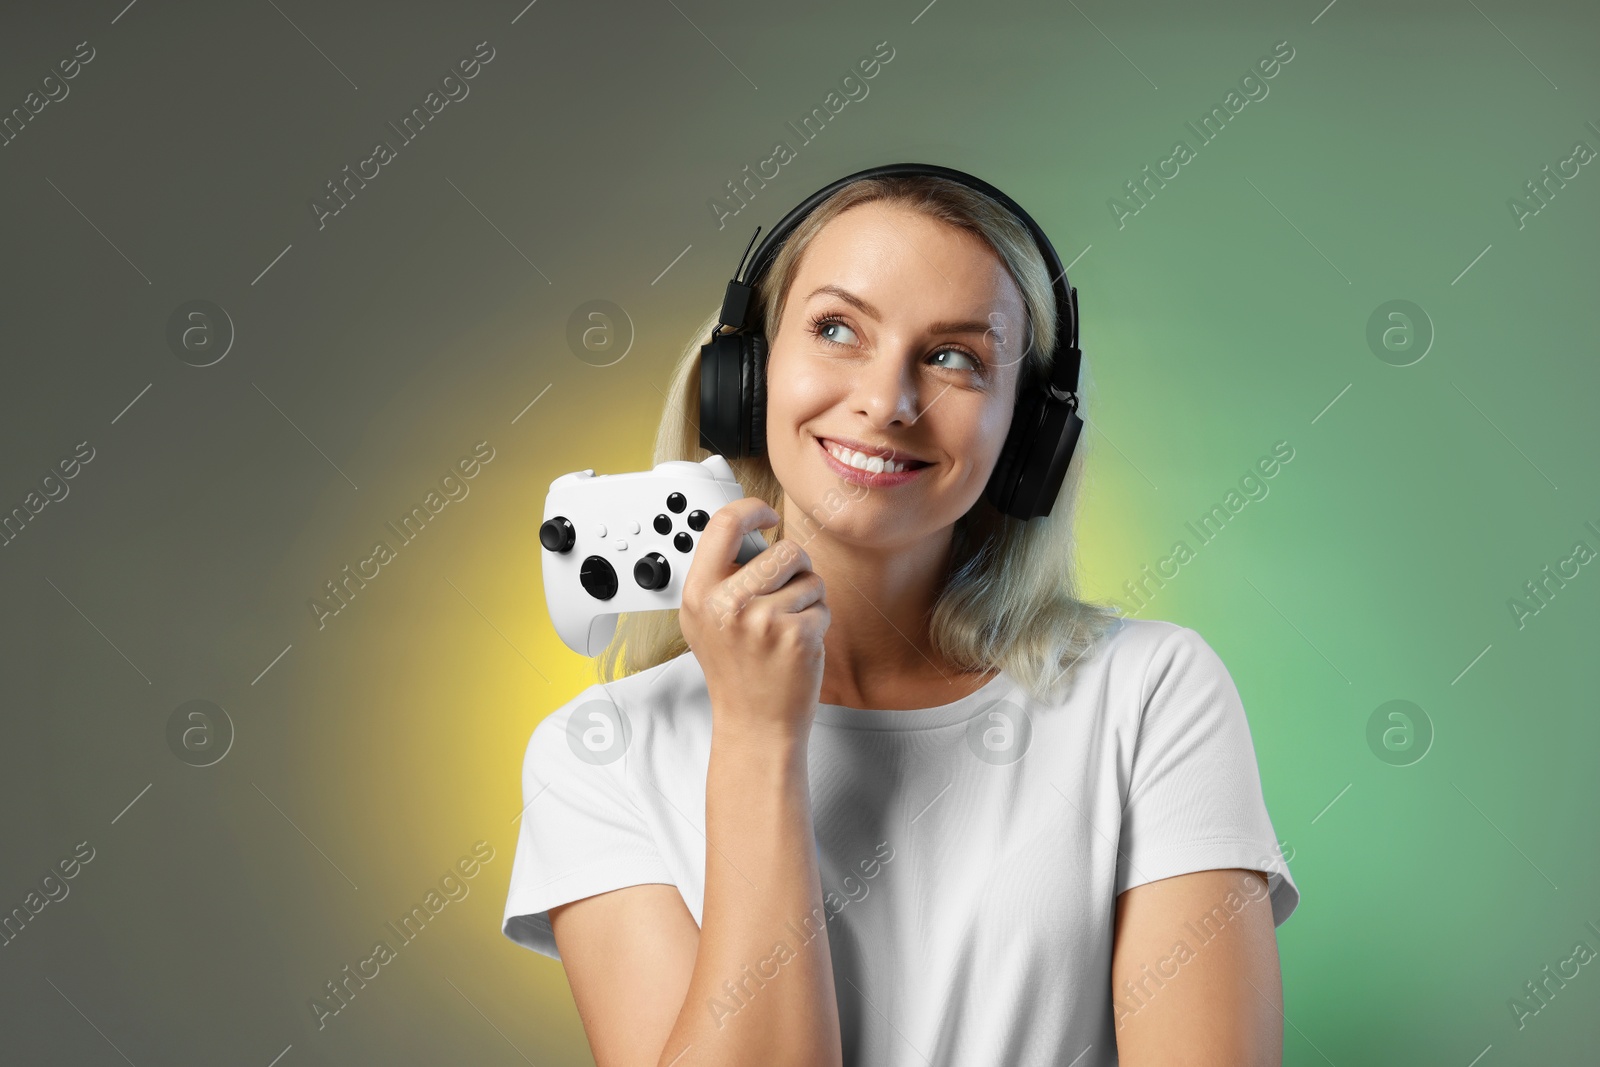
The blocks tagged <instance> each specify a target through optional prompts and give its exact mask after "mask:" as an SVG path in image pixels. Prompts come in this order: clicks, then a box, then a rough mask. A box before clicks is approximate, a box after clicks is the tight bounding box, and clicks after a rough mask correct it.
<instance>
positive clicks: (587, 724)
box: [528, 652, 711, 760]
mask: <svg viewBox="0 0 1600 1067" xmlns="http://www.w3.org/2000/svg"><path fill="white" fill-rule="evenodd" d="M710 722H711V705H710V699H709V697H708V695H707V692H706V684H705V674H704V673H703V672H702V671H701V670H700V664H699V661H698V660H696V659H695V657H694V654H693V653H692V652H685V653H683V654H682V655H680V656H676V657H674V658H672V659H669V660H666V661H665V662H662V663H658V664H656V665H655V666H654V667H649V668H646V669H645V670H642V671H638V672H636V673H634V674H630V675H626V676H624V677H622V678H617V679H614V680H611V681H606V680H600V681H596V682H593V683H591V684H590V685H588V686H586V687H585V688H583V689H582V690H580V691H579V692H577V693H576V694H574V695H573V696H572V697H571V698H570V699H569V700H567V701H566V702H565V703H563V704H561V705H559V706H557V707H556V708H554V709H552V710H551V711H550V712H549V714H547V715H546V716H545V717H544V718H543V719H541V720H540V721H539V723H538V725H537V726H535V727H534V730H533V736H532V737H530V738H529V740H528V759H530V760H537V759H539V758H540V756H541V754H543V755H546V756H548V755H549V754H551V753H562V754H564V753H565V752H567V751H571V752H574V753H576V754H577V755H579V757H580V758H587V756H588V755H593V756H594V757H595V758H596V759H597V760H599V759H605V758H606V757H608V756H610V755H612V754H613V753H621V752H623V751H627V750H630V749H637V748H638V747H639V746H645V745H652V744H656V743H659V742H660V741H661V740H662V739H663V738H664V737H672V736H683V735H688V736H698V735H699V734H701V733H703V732H707V731H709V729H710Z"/></svg>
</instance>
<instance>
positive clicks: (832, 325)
mask: <svg viewBox="0 0 1600 1067" xmlns="http://www.w3.org/2000/svg"><path fill="white" fill-rule="evenodd" d="M841 332H842V336H841ZM815 333H816V335H817V336H818V337H820V338H822V339H823V340H824V341H832V342H833V343H834V344H836V345H848V344H851V343H853V342H854V341H855V336H856V333H855V331H854V330H852V329H851V328H850V327H848V326H846V325H845V324H844V323H842V322H840V321H839V320H838V319H821V320H819V321H818V322H817V323H816V328H815Z"/></svg>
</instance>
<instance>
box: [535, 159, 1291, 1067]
mask: <svg viewBox="0 0 1600 1067" xmlns="http://www.w3.org/2000/svg"><path fill="white" fill-rule="evenodd" d="M1051 284H1052V279H1051V277H1050V274H1049V273H1048V272H1047V270H1046V267H1045V260H1044V257H1043V256H1042V255H1041V253H1040V251H1039V249H1038V247H1037V246H1036V244H1035V243H1034V241H1033V239H1032V237H1031V236H1030V233H1029V231H1028V230H1027V229H1026V228H1025V226H1024V225H1023V224H1022V223H1021V222H1020V221H1019V220H1018V219H1017V217H1016V216H1015V215H1013V214H1011V213H1010V212H1009V211H1007V210H1006V209H1005V208H1004V207H1002V206H1001V205H999V204H998V203H997V202H995V201H994V200H992V199H990V198H989V197H987V196H984V195H983V194H982V193H980V192H978V191H976V190H974V189H972V188H969V187H967V186H964V185H962V184H959V183H957V182H953V181H946V180H943V179H940V178H934V177H902V176H896V177H880V178H866V179H863V180H860V181H854V182H851V183H849V184H846V185H844V186H843V187H842V188H841V189H839V190H838V191H837V192H836V193H834V194H833V195H832V196H830V197H828V198H827V199H826V200H824V201H823V202H822V203H821V204H820V205H819V206H818V207H816V208H815V209H814V210H812V211H811V213H810V214H809V215H807V216H805V218H804V220H803V221H802V222H801V223H800V225H799V226H798V227H797V228H796V229H795V230H794V231H793V232H792V233H791V234H790V235H789V236H788V238H787V239H786V240H785V241H784V243H783V245H782V247H781V250H780V251H779V253H778V254H777V256H776V257H775V258H774V259H773V260H772V261H771V264H770V267H769V268H768V269H767V270H766V271H765V273H764V276H763V277H762V278H761V279H760V280H759V284H757V286H756V301H757V305H756V310H757V313H758V321H760V322H761V323H762V325H763V326H764V333H765V336H766V337H767V338H768V339H769V354H768V358H767V372H766V411H765V438H766V452H765V455H759V456H751V457H746V458H740V459H734V460H732V462H733V465H734V469H735V471H736V473H737V474H738V475H739V476H740V480H741V483H742V484H743V485H744V486H745V487H746V489H747V490H749V491H750V492H751V496H749V497H746V498H744V499H742V500H739V501H737V502H735V503H732V504H729V505H727V506H726V507H724V508H722V509H721V510H719V511H718V512H716V513H715V515H713V516H712V518H711V522H710V524H709V525H708V526H707V527H706V528H705V530H704V532H703V534H702V535H701V536H702V540H701V543H700V545H699V548H698V549H697V551H696V554H695V558H694V563H693V565H692V567H691V568H690V571H689V573H688V575H687V576H686V578H685V584H684V596H683V607H682V608H681V609H680V610H679V611H677V612H672V613H666V612H656V613H647V614H644V615H638V616H631V617H629V616H625V617H624V618H623V620H622V623H621V626H620V627H619V629H618V633H617V636H616V638H615V640H614V641H613V643H612V645H611V646H610V647H609V648H608V649H607V651H606V654H605V656H604V657H603V658H602V661H601V667H602V676H603V677H604V678H606V679H607V680H606V681H604V682H602V683H600V684H597V685H595V686H592V687H590V688H589V689H587V690H585V691H584V692H583V693H581V694H579V695H578V696H577V697H576V698H574V699H573V700H572V701H570V702H569V703H568V704H567V705H565V706H563V707H562V708H560V709H558V710H557V711H556V712H555V713H554V714H552V715H550V716H549V717H548V718H547V719H546V720H544V721H543V722H541V723H540V724H539V726H538V728H537V729H535V730H534V733H533V737H532V738H531V740H530V742H529V745H528V750H527V754H526V758H525V761H524V768H523V775H524V796H525V800H526V801H527V807H526V808H525V809H524V812H523V816H522V827H521V831H520V838H519V841H518V847H517V853H516V858H515V860H514V866H513V872H512V881H511V888H510V894H509V898H508V900H507V905H506V913H505V922H504V926H503V929H504V931H505V933H506V934H507V936H509V937H511V938H513V939H514V940H516V941H518V942H519V943H521V944H523V945H526V946H528V947H530V948H533V949H534V950H536V951H538V952H540V953H543V954H545V955H548V956H552V957H554V958H557V959H559V960H561V961H562V963H563V964H564V966H565V969H566V975H567V978H568V981H569V983H570V985H571V987H572V991H573V996H574V999H575V1001H576V1004H577V1007H578V1011H579V1014H580V1016H581V1018H582V1020H583V1023H584V1027H585V1031H586V1033H587V1034H588V1037H589V1041H590V1045H591V1048H592V1051H593V1054H594V1057H595V1061H596V1063H597V1064H599V1065H601V1067H645V1065H652V1064H669V1063H671V1064H679V1065H682V1067H688V1065H690V1064H741V1065H742V1064H761V1065H773V1064H806V1065H817V1064H833V1065H841V1064H863V1065H865V1064H873V1065H879V1064H883V1065H891V1064H892V1065H900V1064H905V1065H917V1064H923V1065H925V1064H938V1065H944V1064H952V1065H955V1064H959V1065H973V1064H991V1063H992V1064H1063V1065H1066V1064H1072V1065H1074V1067H1090V1065H1097V1064H1112V1063H1117V1062H1118V1058H1119V1056H1120V1062H1121V1063H1122V1064H1123V1065H1124V1067H1138V1065H1150V1064H1170V1063H1177V1062H1182V1063H1185V1064H1216V1065H1223V1064H1226V1065H1227V1067H1239V1065H1255V1064H1278V1063H1279V1062H1280V1057H1281V1043H1282V1015H1281V992H1280V981H1279V973H1278V958H1277V946H1276V941H1275V934H1274V927H1275V925H1277V924H1279V923H1281V922H1283V920H1284V919H1286V918H1287V917H1288V915H1289V914H1290V912H1292V911H1293V909H1294V907H1295V905H1296V903H1297V902H1298V898H1299V893H1298V890H1297V889H1296V888H1295V886H1294V883H1293V881H1292V880H1291V879H1290V877H1289V872H1288V869H1287V867H1286V865H1285V864H1284V863H1283V860H1282V857H1281V855H1280V854H1279V853H1278V851H1277V848H1276V846H1275V841H1276V838H1275V835H1274V833H1273V829H1272V825H1271V822H1270V819H1269V818H1268V815H1267V811H1266V808H1265V805H1264V803H1263V801H1262V796H1261V786H1260V779H1259V774H1258V771H1257V768H1256V764H1255V754H1254V749H1253V746H1252V742H1251V738H1250V733H1249V727H1248V724H1247V722H1246V719H1245V715H1244V709H1243V707H1242V706H1241V704H1240V700H1239V696H1238V692H1237V690H1236V689H1235V687H1234V685H1233V682H1232V680H1231V678H1230V677H1229V675H1228V673H1227V670H1226V668H1225V667H1224V666H1223V664H1222V663H1221V661H1220V660H1219V659H1218V658H1217V656H1216V654H1215V653H1214V652H1213V651H1212V650H1211V649H1210V647H1209V646H1208V645H1207V644H1206V643H1205V641H1204V640H1202V639H1201V637H1200V636H1199V635H1198V634H1197V633H1195V632H1194V631H1193V630H1190V629H1187V628H1184V627H1180V626H1177V625H1174V624H1172V623H1167V622H1159V621H1153V620H1137V619H1128V618H1122V617H1119V616H1118V615H1117V613H1116V612H1114V611H1112V610H1110V609H1108V608H1106V607H1104V606H1101V605H1096V604H1090V603H1086V602H1084V601H1081V600H1079V599H1077V598H1076V597H1075V596H1074V589H1075V585H1074V580H1073V575H1072V571H1071V552H1072V538H1071V518H1072V505H1073V500H1074V496H1075V493H1076V489H1077V486H1078V483H1079V482H1080V480H1081V471H1082V459H1081V458H1075V459H1074V461H1073V463H1072V465H1071V467H1070V468H1069V471H1068V477H1067V479H1066V481H1065V482H1064V483H1063V486H1062V489H1061V491H1060V494H1059V496H1058V497H1057V499H1056V502H1055V506H1054V507H1053V509H1052V510H1051V513H1050V514H1049V515H1048V516H1045V517H1041V518H1035V519H1031V520H1026V521H1024V520H1020V519H1015V518H1011V517H1009V516H1007V515H1004V514H1002V513H1001V512H999V511H998V510H996V508H994V507H993V506H992V505H991V504H990V503H988V502H987V501H986V500H985V499H984V498H983V493H984V489H985V485H986V483H987V482H988V479H989V476H990V473H991V471H992V470H993V469H994V468H995V465H996V463H997V461H998V459H999V456H1000V449H1001V445H1002V443H1003V442H1004V440H1005V438H1006V433H1007V430H1008V427H1009V424H1010V420H1011V416H1012V410H1013V405H1014V403H1015V401H1016V398H1017V396H1018V390H1019V388H1021V387H1022V386H1023V384H1024V383H1026V382H1029V381H1037V380H1038V378H1037V377H1034V376H1038V375H1041V374H1042V373H1043V372H1044V371H1046V370H1047V369H1048V368H1047V367H1045V366H1044V365H1043V363H1044V361H1045V360H1047V359H1048V358H1049V357H1048V354H1049V353H1051V352H1053V351H1054V350H1055V338H1056V331H1057V330H1058V329H1059V328H1062V325H1063V324H1062V323H1060V322H1058V320H1057V308H1056V306H1055V303H1054V300H1053V298H1052V292H1051ZM718 321H719V319H718V317H717V316H713V317H712V318H710V319H709V320H708V321H707V322H706V323H705V325H704V326H703V327H702V329H700V330H698V331H697V332H696V334H695V338H694V341H693V342H692V343H691V345H690V346H689V347H688V348H687V349H686V351H685V352H684V355H683V358H682V359H681V360H680V362H679V364H678V368H677V372H676V374H675V375H674V377H673V380H672V385H671V388H670V390H669V392H668V394H667V403H666V410H665V413H664V417H663V421H662V424H661V428H660V432H659V435H658V438H657V445H656V454H655V461H656V462H661V461H663V460H667V459H691V460H695V459H701V458H703V457H704V456H705V455H706V453H705V452H703V451H701V450H700V449H699V448H698V447H697V444H698V441H699V436H698V430H697V427H696V426H695V416H696V414H697V411H698V409H697V407H696V404H697V402H698V399H699V355H700V345H701V344H702V343H703V341H704V339H705V338H706V337H707V336H708V335H709V334H710V333H711V332H712V331H714V330H716V329H717V324H718ZM863 453H874V454H877V455H880V456H886V457H888V458H889V460H890V461H892V462H894V463H897V464H903V465H904V466H905V467H906V470H905V471H904V472H903V473H899V474H894V473H892V472H891V473H887V474H885V473H873V470H872V469H874V468H876V469H882V465H881V463H879V462H874V461H872V460H869V459H867V458H865V456H864V455H862V454H863ZM859 467H865V468H868V470H867V471H866V472H865V473H863V472H862V471H861V470H859V469H856V468H859ZM758 528H759V529H762V530H765V531H769V532H768V533H767V539H768V541H769V543H770V544H771V547H770V548H768V550H767V551H766V552H764V553H762V554H761V555H760V556H757V557H756V558H755V559H753V560H751V561H750V562H749V563H747V564H745V565H744V566H742V567H740V566H738V565H736V564H735V562H734V560H735V556H736V552H737V549H738V545H739V541H740V538H741V537H742V536H743V534H744V533H745V532H747V531H749V530H752V529H758ZM702 813H703V822H702V818H701V817H702Z"/></svg>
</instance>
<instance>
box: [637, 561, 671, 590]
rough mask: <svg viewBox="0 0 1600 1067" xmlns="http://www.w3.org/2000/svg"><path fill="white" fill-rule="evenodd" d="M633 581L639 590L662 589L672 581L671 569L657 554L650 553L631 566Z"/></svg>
mask: <svg viewBox="0 0 1600 1067" xmlns="http://www.w3.org/2000/svg"><path fill="white" fill-rule="evenodd" d="M633 580H634V581H636V582H638V583H639V587H640V588H641V589H664V588H666V585H667V583H668V582H669V581H671V580H672V568H671V567H669V566H667V559H666V557H665V556H663V555H662V554H661V553H659V552H652V553H650V554H649V555H648V556H645V557H644V558H643V559H641V560H640V561H639V562H638V563H635V564H634V565H633Z"/></svg>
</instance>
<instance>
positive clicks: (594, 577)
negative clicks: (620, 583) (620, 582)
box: [578, 556, 617, 600]
mask: <svg viewBox="0 0 1600 1067" xmlns="http://www.w3.org/2000/svg"><path fill="white" fill-rule="evenodd" d="M578 581H579V582H580V583H582V585H583V589H584V592H586V593H588V594H589V595H590V596H592V597H594V598H595V599H596V600H610V599H611V598H612V597H614V596H616V595H617V572H616V571H614V570H612V569H611V564H609V563H607V562H606V560H605V558H604V557H602V556H590V557H589V558H588V559H586V560H584V561H583V566H582V567H581V568H579V570H578Z"/></svg>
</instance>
